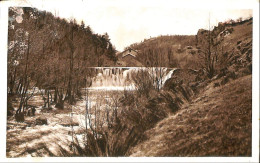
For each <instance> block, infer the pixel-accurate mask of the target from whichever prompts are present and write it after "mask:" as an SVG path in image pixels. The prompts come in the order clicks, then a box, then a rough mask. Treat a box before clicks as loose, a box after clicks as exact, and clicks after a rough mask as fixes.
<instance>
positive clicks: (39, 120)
mask: <svg viewBox="0 0 260 163" xmlns="http://www.w3.org/2000/svg"><path fill="white" fill-rule="evenodd" d="M35 124H36V125H47V124H48V123H47V118H46V117H39V118H37V119H36V123H35Z"/></svg>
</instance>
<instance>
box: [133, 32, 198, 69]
mask: <svg viewBox="0 0 260 163" xmlns="http://www.w3.org/2000/svg"><path fill="white" fill-rule="evenodd" d="M195 43H196V37H195V36H192V35H190V36H188V35H173V36H158V37H154V38H150V39H145V40H144V41H143V42H140V43H135V44H132V45H130V46H129V47H130V48H132V49H135V50H137V51H139V53H138V56H137V60H138V61H139V62H141V63H142V64H143V65H145V66H151V67H152V66H164V67H181V68H184V67H185V66H186V60H189V59H191V58H192V54H194V52H191V51H192V50H190V49H187V47H191V48H192V47H194V46H195ZM190 66H191V65H190ZM193 68H196V66H193Z"/></svg>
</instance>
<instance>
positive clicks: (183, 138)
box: [129, 75, 252, 156]
mask: <svg viewBox="0 0 260 163" xmlns="http://www.w3.org/2000/svg"><path fill="white" fill-rule="evenodd" d="M251 81H252V76H251V75H249V76H245V77H242V78H240V79H237V80H234V81H231V82H229V83H228V84H226V85H224V86H220V87H216V88H213V85H212V84H210V85H209V86H208V87H207V88H206V90H205V91H204V92H202V93H201V94H199V95H198V98H196V99H194V100H193V101H192V102H191V103H190V104H187V105H186V106H183V107H182V109H181V110H179V111H178V112H177V113H176V114H175V115H172V116H169V117H168V118H165V119H164V120H162V121H161V122H159V123H158V124H157V125H156V127H154V128H153V129H150V130H148V131H147V132H146V133H145V136H146V138H145V141H143V142H142V143H140V144H138V145H137V146H136V147H134V148H132V149H131V150H130V152H129V155H130V156H251V137H252V135H251V131H252V123H251V122H252V121H251V120H252V119H251V116H252V95H251V93H252V86H251Z"/></svg>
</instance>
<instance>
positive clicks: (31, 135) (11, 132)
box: [6, 67, 175, 157]
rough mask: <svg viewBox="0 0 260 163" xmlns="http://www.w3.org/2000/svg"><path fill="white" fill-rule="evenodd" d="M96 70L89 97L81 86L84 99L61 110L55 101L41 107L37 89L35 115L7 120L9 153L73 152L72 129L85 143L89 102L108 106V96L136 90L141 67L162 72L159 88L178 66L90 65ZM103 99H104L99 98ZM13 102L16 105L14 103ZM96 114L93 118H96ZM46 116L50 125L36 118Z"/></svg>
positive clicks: (33, 98) (25, 154)
mask: <svg viewBox="0 0 260 163" xmlns="http://www.w3.org/2000/svg"><path fill="white" fill-rule="evenodd" d="M91 69H92V70H93V71H94V72H95V74H96V75H95V77H93V78H92V82H91V86H90V87H89V88H87V90H88V93H89V95H88V100H87V101H86V97H85V93H86V89H82V94H83V99H82V100H79V101H77V103H76V104H75V105H73V106H67V108H66V109H64V110H59V109H56V108H55V107H54V105H52V108H53V109H52V110H49V111H46V110H44V109H43V108H42V106H43V100H42V97H41V95H40V94H39V93H38V94H37V93H36V94H35V95H34V96H33V97H32V98H31V99H30V101H29V104H31V105H34V106H36V113H35V116H26V117H25V121H24V122H22V123H20V122H16V121H15V119H14V117H10V118H9V119H8V120H7V133H6V134H7V147H6V155H7V157H34V156H36V157H43V156H64V153H63V152H62V151H61V150H60V149H61V148H62V149H63V150H66V151H69V152H71V151H72V150H71V146H70V144H71V141H72V131H73V133H74V134H75V135H76V136H77V138H78V140H79V143H80V144H81V145H83V142H84V139H85V138H84V134H83V133H84V131H85V128H86V125H89V124H88V123H86V120H85V118H86V117H85V108H86V102H87V104H88V106H89V108H92V107H97V105H99V108H101V109H102V108H103V109H104V107H105V103H106V102H107V101H106V100H105V99H106V98H114V97H119V95H120V94H121V93H123V91H124V90H131V91H134V90H135V85H134V82H133V80H132V77H133V74H135V73H137V72H138V71H147V72H148V73H149V74H150V75H151V76H152V77H158V76H160V80H161V81H160V82H159V83H161V85H160V88H161V87H162V86H163V84H164V83H165V81H166V80H167V79H169V78H170V77H171V75H172V73H173V71H174V70H175V69H169V68H157V67H151V68H144V67H91ZM100 99H101V100H100ZM14 106H16V105H15V104H14ZM93 116H94V115H93V114H92V115H90V118H93ZM39 117H43V118H47V122H48V124H47V125H35V121H36V119H37V118H39ZM71 124H72V125H71Z"/></svg>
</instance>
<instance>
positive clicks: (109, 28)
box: [19, 0, 252, 51]
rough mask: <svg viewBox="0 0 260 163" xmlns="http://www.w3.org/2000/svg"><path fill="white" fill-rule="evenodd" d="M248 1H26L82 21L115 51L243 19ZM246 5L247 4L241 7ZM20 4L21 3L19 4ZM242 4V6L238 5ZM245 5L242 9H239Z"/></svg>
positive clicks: (248, 14) (247, 13)
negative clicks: (159, 37) (106, 40)
mask: <svg viewBox="0 0 260 163" xmlns="http://www.w3.org/2000/svg"><path fill="white" fill-rule="evenodd" d="M250 1H251V0H228V1H227V0H226V1H225V0H218V1H215V0H196V1H195V0H180V1H176V0H175V1H174V0H27V1H26V2H27V4H29V6H32V7H37V8H39V9H44V10H47V11H51V12H52V13H54V14H55V13H56V15H58V16H60V17H63V18H68V19H69V18H75V19H76V20H77V21H78V22H81V20H83V21H84V22H85V24H87V25H90V26H91V28H92V29H93V31H94V32H95V33H99V34H103V33H105V32H107V33H108V34H109V36H110V39H111V42H112V44H113V45H115V47H116V49H117V50H119V51H122V50H123V49H124V47H126V46H128V45H130V44H132V43H135V42H140V41H142V40H144V39H145V38H149V37H150V36H151V37H154V36H159V35H167V34H168V35H172V34H180V35H194V34H196V33H197V31H198V29H200V28H208V19H209V15H210V21H211V25H216V24H217V22H219V21H225V20H227V19H230V18H232V19H237V18H239V17H243V18H247V17H249V16H251V15H252V10H250V9H248V8H247V5H249V3H250ZM245 2H247V3H245ZM19 3H22V2H19ZM241 4H242V5H241ZM243 4H246V5H243Z"/></svg>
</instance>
